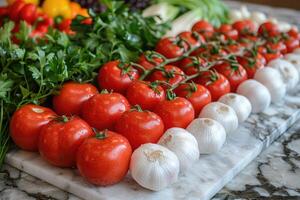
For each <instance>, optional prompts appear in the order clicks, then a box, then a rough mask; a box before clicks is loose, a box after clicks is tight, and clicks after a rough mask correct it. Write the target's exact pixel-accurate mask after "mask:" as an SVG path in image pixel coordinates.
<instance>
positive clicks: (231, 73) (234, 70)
mask: <svg viewBox="0 0 300 200" xmlns="http://www.w3.org/2000/svg"><path fill="white" fill-rule="evenodd" d="M213 68H214V69H215V70H217V72H219V73H220V74H222V75H224V76H225V77H226V78H227V80H228V81H229V83H230V90H231V92H235V91H236V89H237V87H238V86H239V85H240V84H241V83H242V82H244V81H245V80H247V72H246V70H245V69H244V68H243V67H242V65H240V64H239V63H238V62H237V61H236V62H229V61H224V62H222V63H219V64H217V65H215V66H214V67H213Z"/></svg>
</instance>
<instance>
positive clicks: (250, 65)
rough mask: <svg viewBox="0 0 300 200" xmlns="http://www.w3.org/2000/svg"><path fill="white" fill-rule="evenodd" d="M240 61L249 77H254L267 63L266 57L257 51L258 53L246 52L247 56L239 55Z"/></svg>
mask: <svg viewBox="0 0 300 200" xmlns="http://www.w3.org/2000/svg"><path fill="white" fill-rule="evenodd" d="M237 60H238V62H239V63H240V65H242V66H243V67H244V69H245V70H246V72H247V76H248V78H253V77H254V75H255V73H256V71H257V70H259V69H261V68H263V67H264V65H265V62H266V60H265V58H264V57H263V56H262V55H261V54H259V53H257V54H256V55H249V54H246V55H245V56H238V57H237Z"/></svg>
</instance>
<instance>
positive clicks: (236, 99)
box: [219, 93, 252, 123]
mask: <svg viewBox="0 0 300 200" xmlns="http://www.w3.org/2000/svg"><path fill="white" fill-rule="evenodd" d="M219 102H221V103H224V104H226V105H228V106H230V107H231V108H232V109H233V110H234V111H235V113H236V115H237V117H238V121H239V123H242V122H244V121H245V120H246V119H247V118H248V117H249V115H250V113H251V110H252V106H251V103H250V101H249V100H248V99H247V98H246V97H244V96H242V95H239V94H236V93H228V94H225V95H223V96H222V97H221V98H220V99H219Z"/></svg>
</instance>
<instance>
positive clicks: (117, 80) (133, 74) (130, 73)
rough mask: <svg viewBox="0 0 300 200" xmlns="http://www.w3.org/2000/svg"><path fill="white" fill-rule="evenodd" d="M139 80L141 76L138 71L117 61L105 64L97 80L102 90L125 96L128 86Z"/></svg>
mask: <svg viewBox="0 0 300 200" xmlns="http://www.w3.org/2000/svg"><path fill="white" fill-rule="evenodd" d="M138 78H139V74H138V71H137V70H136V69H134V68H133V67H132V66H130V65H127V64H121V63H120V62H119V61H118V60H115V61H110V62H108V63H106V64H104V65H103V66H102V67H101V68H100V70H99V74H98V77H97V80H98V84H99V86H100V88H101V89H107V90H112V91H114V92H119V93H122V94H124V93H125V92H126V90H127V88H128V86H129V85H130V84H131V83H132V82H133V81H135V80H137V79H138Z"/></svg>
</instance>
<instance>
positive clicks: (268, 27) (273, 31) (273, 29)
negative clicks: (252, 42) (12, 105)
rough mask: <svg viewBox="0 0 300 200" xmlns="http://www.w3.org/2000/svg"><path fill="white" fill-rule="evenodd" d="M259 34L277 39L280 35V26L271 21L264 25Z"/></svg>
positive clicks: (261, 26) (260, 27)
mask: <svg viewBox="0 0 300 200" xmlns="http://www.w3.org/2000/svg"><path fill="white" fill-rule="evenodd" d="M257 32H258V34H259V35H260V36H263V37H275V36H278V35H279V33H280V31H279V29H278V26H277V25H276V24H274V23H273V22H270V21H268V22H264V23H262V24H261V25H260V26H259V28H258V31H257Z"/></svg>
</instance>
